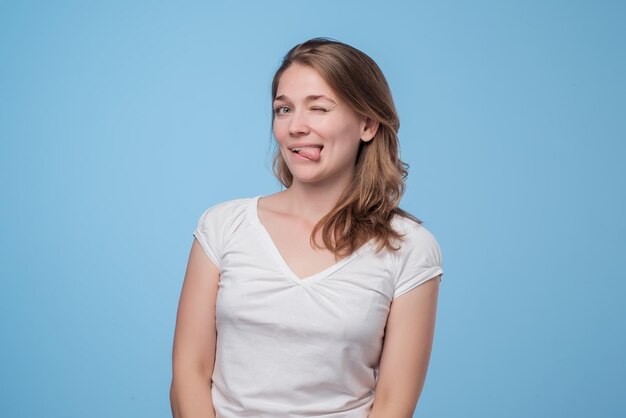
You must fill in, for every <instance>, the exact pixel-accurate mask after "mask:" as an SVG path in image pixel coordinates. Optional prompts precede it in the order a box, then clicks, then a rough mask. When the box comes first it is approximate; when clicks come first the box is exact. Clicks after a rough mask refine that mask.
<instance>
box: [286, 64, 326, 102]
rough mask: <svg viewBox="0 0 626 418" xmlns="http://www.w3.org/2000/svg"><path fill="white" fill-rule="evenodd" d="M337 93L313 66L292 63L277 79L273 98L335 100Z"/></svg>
mask: <svg viewBox="0 0 626 418" xmlns="http://www.w3.org/2000/svg"><path fill="white" fill-rule="evenodd" d="M336 97H337V94H336V93H335V92H334V91H333V89H332V87H330V85H328V83H327V82H326V81H325V80H324V79H323V78H322V76H321V75H320V74H319V73H318V72H317V71H316V70H315V69H313V68H311V67H309V66H306V65H300V64H292V65H291V66H289V68H287V69H286V70H285V71H284V72H283V74H282V75H281V76H280V78H279V80H278V87H277V89H276V98H275V99H277V100H278V99H279V98H281V99H285V100H319V99H330V100H335V99H336Z"/></svg>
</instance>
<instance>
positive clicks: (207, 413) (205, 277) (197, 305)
mask: <svg viewBox="0 0 626 418" xmlns="http://www.w3.org/2000/svg"><path fill="white" fill-rule="evenodd" d="M218 282H219V270H218V269H217V267H216V266H215V264H214V263H213V262H211V260H210V259H209V258H208V257H207V255H206V254H205V253H204V251H203V250H202V247H201V246H200V244H199V243H198V242H197V240H195V239H194V241H193V244H192V245H191V252H190V254H189V263H188V264H187V272H186V273H185V281H184V283H183V288H182V291H181V295H180V302H179V304H178V315H177V318H176V331H175V334H174V349H173V354H172V385H171V388H170V402H171V405H172V414H173V416H174V418H195V417H202V418H209V417H215V410H214V409H213V401H212V399H211V375H212V374H213V365H214V362H215V343H216V330H215V300H216V298H217V289H218Z"/></svg>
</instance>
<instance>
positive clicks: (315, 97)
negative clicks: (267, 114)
mask: <svg viewBox="0 0 626 418" xmlns="http://www.w3.org/2000/svg"><path fill="white" fill-rule="evenodd" d="M318 99H324V100H328V101H329V102H333V103H335V101H334V100H333V99H331V98H330V97H328V96H325V95H323V94H311V95H308V96H306V97H305V99H304V100H305V101H307V102H312V101H313V100H318ZM278 100H283V101H287V102H288V101H290V100H289V98H288V97H287V96H285V95H284V94H281V95H280V96H277V97H276V98H275V99H274V101H278Z"/></svg>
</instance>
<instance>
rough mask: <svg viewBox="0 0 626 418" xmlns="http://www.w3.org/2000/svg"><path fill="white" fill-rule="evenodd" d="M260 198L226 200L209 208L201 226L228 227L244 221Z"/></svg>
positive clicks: (201, 218)
mask: <svg viewBox="0 0 626 418" xmlns="http://www.w3.org/2000/svg"><path fill="white" fill-rule="evenodd" d="M257 198H258V197H246V198H238V199H230V200H225V201H222V202H219V203H215V204H213V205H212V206H209V207H208V208H207V209H206V210H205V211H204V212H203V213H202V215H201V216H200V220H199V225H206V224H213V225H221V226H226V225H229V224H232V223H233V222H235V223H237V221H242V220H243V219H244V218H245V215H246V212H247V211H248V208H249V207H250V206H251V205H252V204H253V202H254V201H256V199H257Z"/></svg>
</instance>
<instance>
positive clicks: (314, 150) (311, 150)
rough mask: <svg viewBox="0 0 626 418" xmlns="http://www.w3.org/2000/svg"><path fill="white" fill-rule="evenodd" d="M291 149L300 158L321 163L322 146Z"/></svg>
mask: <svg viewBox="0 0 626 418" xmlns="http://www.w3.org/2000/svg"><path fill="white" fill-rule="evenodd" d="M290 149H291V151H292V152H295V153H296V154H298V155H299V156H300V157H303V158H306V159H307V160H310V161H319V159H320V153H321V152H322V146H321V145H306V146H301V147H291V148H290Z"/></svg>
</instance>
